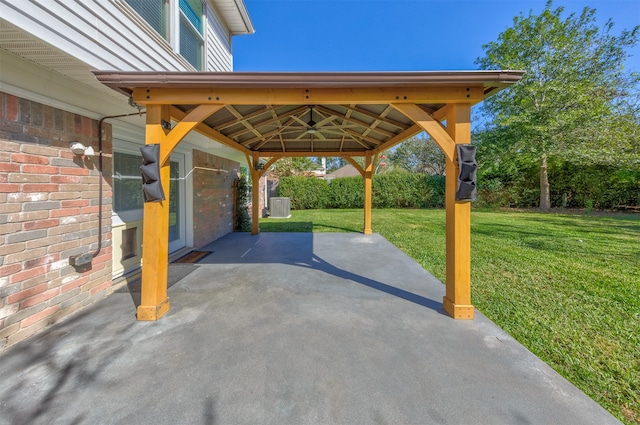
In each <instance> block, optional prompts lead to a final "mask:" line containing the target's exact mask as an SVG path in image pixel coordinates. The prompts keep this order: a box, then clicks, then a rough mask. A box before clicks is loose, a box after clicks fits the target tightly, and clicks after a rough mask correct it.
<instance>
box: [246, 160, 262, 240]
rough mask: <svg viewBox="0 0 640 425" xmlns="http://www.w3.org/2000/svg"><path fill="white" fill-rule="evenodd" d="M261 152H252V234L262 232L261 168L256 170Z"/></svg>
mask: <svg viewBox="0 0 640 425" xmlns="http://www.w3.org/2000/svg"><path fill="white" fill-rule="evenodd" d="M259 161H260V154H258V153H257V152H255V153H253V154H252V161H251V164H249V165H250V168H251V234H252V235H257V234H258V233H260V174H261V173H260V170H256V167H257V166H258V162H259Z"/></svg>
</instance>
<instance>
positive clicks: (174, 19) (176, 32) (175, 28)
mask: <svg viewBox="0 0 640 425" xmlns="http://www.w3.org/2000/svg"><path fill="white" fill-rule="evenodd" d="M117 1H118V2H119V3H120V4H121V5H122V6H124V7H125V8H126V10H127V12H128V13H129V14H130V15H133V16H135V17H136V18H137V19H135V20H134V22H135V23H136V24H137V25H138V26H140V25H144V26H145V27H146V30H147V32H149V31H151V32H152V33H153V34H155V36H157V37H158V38H160V39H162V40H163V41H165V42H166V43H168V44H169V46H170V47H171V49H172V50H173V51H174V52H175V53H177V54H178V55H180V58H181V59H182V62H183V63H184V64H185V65H186V66H187V67H189V68H192V69H193V70H195V71H206V70H207V69H206V68H207V58H206V54H207V45H206V44H207V28H208V25H207V8H208V7H209V6H208V4H207V2H206V1H203V2H202V32H200V31H199V30H198V29H197V28H196V27H195V26H194V25H193V24H192V23H191V21H189V19H188V18H187V17H186V16H184V13H183V12H182V10H180V1H179V0H169V5H168V9H169V22H168V25H169V28H168V31H167V37H168V38H165V37H164V36H163V35H162V34H160V33H158V32H157V31H156V30H155V28H153V27H152V26H151V25H150V24H149V23H148V22H147V21H146V20H145V19H144V18H143V17H142V16H140V15H139V14H138V13H137V12H136V11H135V9H133V7H131V6H130V5H129V4H128V3H127V0H117ZM181 21H182V22H184V24H185V25H189V26H190V28H191V29H192V30H193V31H195V33H196V34H198V36H199V37H200V39H201V41H202V46H201V49H202V51H201V63H200V64H199V67H195V66H194V65H193V64H192V63H191V62H189V61H188V60H187V59H186V58H185V57H184V56H182V55H181V54H180V25H181Z"/></svg>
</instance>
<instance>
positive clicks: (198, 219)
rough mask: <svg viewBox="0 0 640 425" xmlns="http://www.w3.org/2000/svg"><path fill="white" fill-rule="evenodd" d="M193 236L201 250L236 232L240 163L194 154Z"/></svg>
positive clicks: (194, 152)
mask: <svg viewBox="0 0 640 425" xmlns="http://www.w3.org/2000/svg"><path fill="white" fill-rule="evenodd" d="M193 168H194V170H193V235H194V241H193V244H194V247H195V248H196V249H197V248H200V247H202V246H204V245H206V244H208V243H210V242H213V241H214V240H216V239H218V238H220V237H222V236H224V235H226V234H227V233H230V232H232V231H233V221H234V220H233V211H234V205H233V203H234V182H235V180H236V179H237V178H238V172H239V170H240V164H239V163H238V162H236V161H232V160H230V159H225V158H221V157H218V156H215V155H211V154H208V153H205V152H201V151H199V150H194V151H193Z"/></svg>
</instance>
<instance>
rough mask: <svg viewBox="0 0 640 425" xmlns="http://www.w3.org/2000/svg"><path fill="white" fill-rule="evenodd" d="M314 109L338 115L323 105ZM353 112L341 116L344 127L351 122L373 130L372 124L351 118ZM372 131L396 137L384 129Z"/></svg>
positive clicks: (348, 111)
mask: <svg viewBox="0 0 640 425" xmlns="http://www.w3.org/2000/svg"><path fill="white" fill-rule="evenodd" d="M314 109H317V110H319V111H322V112H324V113H327V114H328V113H332V114H336V113H337V112H336V111H334V110H332V109H329V108H325V107H324V106H322V105H318V106H316V107H315V108H314ZM352 112H353V111H351V110H347V113H346V114H345V115H344V116H342V115H341V116H339V117H338V118H339V119H341V120H343V125H344V124H345V123H346V122H349V123H351V124H355V125H357V126H360V127H363V128H371V124H369V123H366V122H364V121H360V120H359V119H356V118H353V117H352V116H351V113H352ZM374 122H375V121H374ZM371 130H373V131H375V132H376V133H379V134H382V135H383V136H387V137H394V136H395V135H396V133H393V132H391V131H387V130H385V129H383V128H378V127H375V128H371Z"/></svg>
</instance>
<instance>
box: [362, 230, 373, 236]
mask: <svg viewBox="0 0 640 425" xmlns="http://www.w3.org/2000/svg"><path fill="white" fill-rule="evenodd" d="M362 233H364V234H365V235H372V234H373V230H371V229H364V230H363V231H362Z"/></svg>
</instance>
